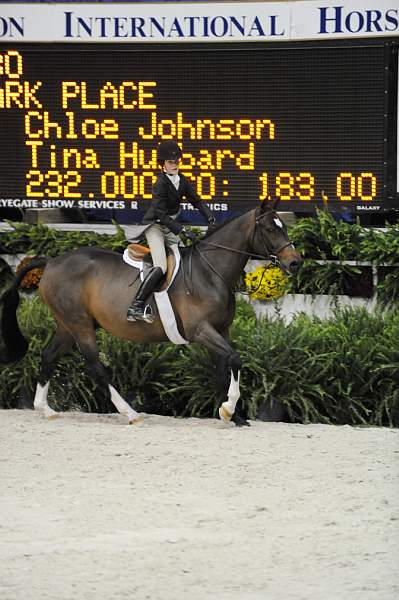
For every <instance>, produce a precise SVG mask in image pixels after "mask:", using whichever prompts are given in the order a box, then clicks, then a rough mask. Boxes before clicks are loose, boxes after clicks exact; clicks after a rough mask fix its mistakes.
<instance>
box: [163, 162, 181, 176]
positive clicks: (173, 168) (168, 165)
mask: <svg viewBox="0 0 399 600" xmlns="http://www.w3.org/2000/svg"><path fill="white" fill-rule="evenodd" d="M179 163H180V160H179V159H177V160H165V163H164V167H163V168H164V170H165V173H167V174H168V175H176V174H177V173H178V171H179Z"/></svg>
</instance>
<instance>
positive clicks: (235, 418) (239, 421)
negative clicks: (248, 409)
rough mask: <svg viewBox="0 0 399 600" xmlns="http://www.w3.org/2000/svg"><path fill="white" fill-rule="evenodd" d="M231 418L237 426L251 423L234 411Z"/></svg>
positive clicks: (245, 425) (246, 425)
mask: <svg viewBox="0 0 399 600" xmlns="http://www.w3.org/2000/svg"><path fill="white" fill-rule="evenodd" d="M231 420H232V421H233V423H234V424H235V425H236V426H237V427H251V423H249V422H248V421H247V420H246V419H244V417H242V416H241V415H239V414H237V413H234V415H233V416H232V418H231Z"/></svg>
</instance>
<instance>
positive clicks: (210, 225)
mask: <svg viewBox="0 0 399 600" xmlns="http://www.w3.org/2000/svg"><path fill="white" fill-rule="evenodd" d="M215 227H216V219H215V218H214V217H213V218H212V219H209V221H208V227H207V230H206V232H207V233H212V231H213V230H214V229H215Z"/></svg>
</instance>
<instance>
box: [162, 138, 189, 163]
mask: <svg viewBox="0 0 399 600" xmlns="http://www.w3.org/2000/svg"><path fill="white" fill-rule="evenodd" d="M182 154H183V152H182V150H181V148H180V146H178V144H176V142H174V141H173V140H168V141H167V142H161V143H160V144H158V146H157V159H158V162H159V163H160V164H163V163H164V162H165V160H177V159H178V158H181V157H182Z"/></svg>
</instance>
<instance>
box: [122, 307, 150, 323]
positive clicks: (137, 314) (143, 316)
mask: <svg viewBox="0 0 399 600" xmlns="http://www.w3.org/2000/svg"><path fill="white" fill-rule="evenodd" d="M126 319H127V320H128V321H144V322H145V323H153V322H154V320H155V316H154V313H153V312H152V308H151V306H150V305H149V304H147V305H146V306H145V307H144V310H143V311H142V310H140V309H138V308H133V307H131V306H129V308H128V311H127V317H126Z"/></svg>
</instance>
